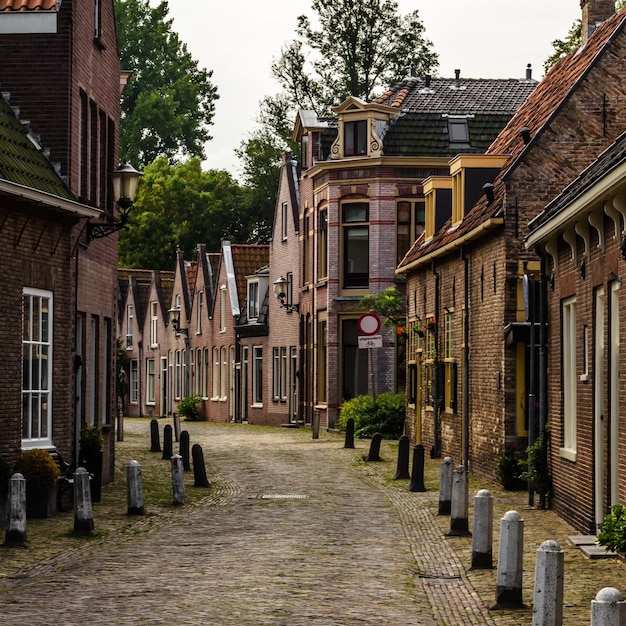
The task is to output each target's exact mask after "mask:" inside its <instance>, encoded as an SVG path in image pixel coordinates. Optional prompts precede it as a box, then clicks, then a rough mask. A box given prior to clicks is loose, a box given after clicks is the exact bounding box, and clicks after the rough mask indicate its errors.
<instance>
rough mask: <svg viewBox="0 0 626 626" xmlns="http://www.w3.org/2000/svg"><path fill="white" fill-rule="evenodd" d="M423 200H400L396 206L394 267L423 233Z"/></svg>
mask: <svg viewBox="0 0 626 626" xmlns="http://www.w3.org/2000/svg"><path fill="white" fill-rule="evenodd" d="M424 225H425V208H424V200H417V201H409V200H402V201H400V202H398V203H397V205H396V265H398V264H399V263H400V261H402V259H403V258H404V255H405V254H406V253H407V252H408V251H409V249H410V247H411V246H412V245H413V242H414V241H415V240H416V239H417V238H418V237H419V236H420V235H421V234H422V233H423V232H424Z"/></svg>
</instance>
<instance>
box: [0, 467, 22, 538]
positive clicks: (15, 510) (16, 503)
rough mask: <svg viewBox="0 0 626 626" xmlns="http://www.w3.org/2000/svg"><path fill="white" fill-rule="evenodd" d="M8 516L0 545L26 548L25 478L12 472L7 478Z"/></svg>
mask: <svg viewBox="0 0 626 626" xmlns="http://www.w3.org/2000/svg"><path fill="white" fill-rule="evenodd" d="M8 507H9V517H8V520H7V531H6V534H5V536H4V543H3V544H2V545H4V546H6V547H9V548H26V479H25V478H24V476H22V474H19V473H18V474H13V476H11V478H10V479H9V495H8Z"/></svg>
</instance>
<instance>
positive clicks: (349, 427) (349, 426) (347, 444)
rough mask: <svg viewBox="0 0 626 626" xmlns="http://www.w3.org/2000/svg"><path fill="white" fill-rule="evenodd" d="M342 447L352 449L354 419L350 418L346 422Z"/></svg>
mask: <svg viewBox="0 0 626 626" xmlns="http://www.w3.org/2000/svg"><path fill="white" fill-rule="evenodd" d="M343 447H344V448H354V418H352V417H349V418H348V419H347V420H346V438H345V441H344V444H343Z"/></svg>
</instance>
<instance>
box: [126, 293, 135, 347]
mask: <svg viewBox="0 0 626 626" xmlns="http://www.w3.org/2000/svg"><path fill="white" fill-rule="evenodd" d="M134 319H135V307H134V306H133V305H132V304H129V305H128V306H127V307H126V349H128V348H132V347H133V322H134Z"/></svg>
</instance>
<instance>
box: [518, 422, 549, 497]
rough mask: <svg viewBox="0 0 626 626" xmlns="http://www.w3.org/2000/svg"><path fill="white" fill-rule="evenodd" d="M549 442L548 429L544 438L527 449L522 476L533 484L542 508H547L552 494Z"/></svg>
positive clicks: (537, 440)
mask: <svg viewBox="0 0 626 626" xmlns="http://www.w3.org/2000/svg"><path fill="white" fill-rule="evenodd" d="M549 441H550V430H549V428H547V427H546V430H545V432H544V433H543V437H537V439H535V442H534V443H533V444H532V445H530V446H528V448H527V449H526V456H527V460H526V471H524V472H522V473H521V474H520V478H521V479H522V480H524V481H526V482H528V483H531V484H532V486H533V489H534V490H535V492H536V493H537V495H538V496H539V500H540V506H541V508H545V506H546V499H547V498H548V497H549V496H550V494H551V493H552V475H551V474H550V466H549V463H548V445H549ZM520 463H523V461H520Z"/></svg>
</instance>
